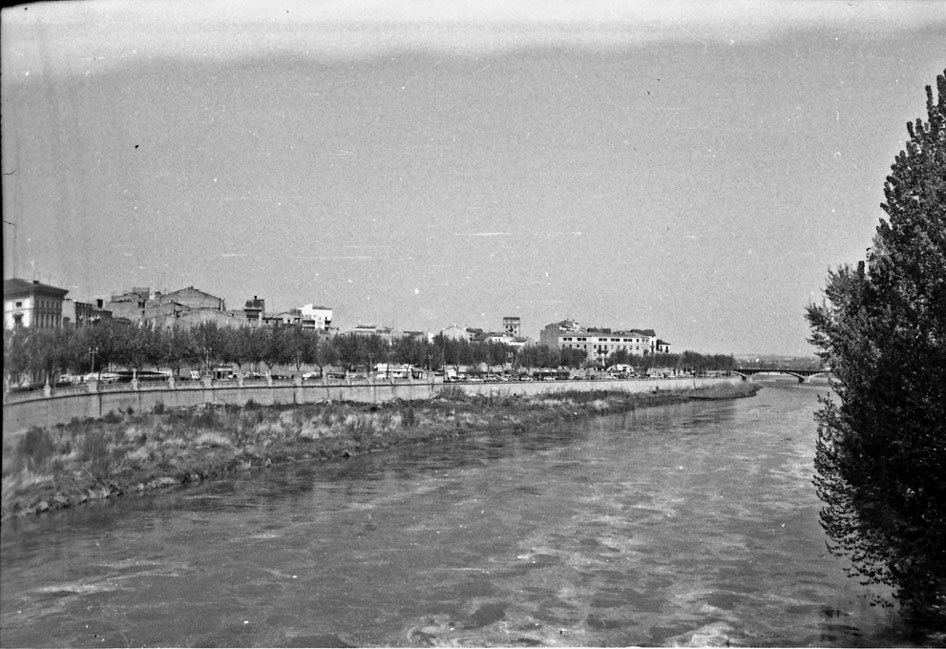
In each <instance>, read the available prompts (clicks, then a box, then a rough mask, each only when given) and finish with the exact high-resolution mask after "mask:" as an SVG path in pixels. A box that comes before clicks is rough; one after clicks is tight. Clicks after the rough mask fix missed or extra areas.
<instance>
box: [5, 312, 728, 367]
mask: <svg viewBox="0 0 946 649" xmlns="http://www.w3.org/2000/svg"><path fill="white" fill-rule="evenodd" d="M369 363H370V364H372V365H374V364H377V363H404V364H411V365H414V366H415V367H419V368H430V369H440V368H443V367H455V368H460V367H461V366H463V367H471V366H479V365H485V366H486V367H487V368H488V369H489V370H490V371H492V370H494V369H498V370H515V371H525V372H529V371H531V370H532V369H533V368H559V367H564V368H574V369H578V368H583V367H586V366H588V365H589V364H588V363H587V361H586V357H585V354H584V353H583V352H581V351H579V350H575V349H563V350H554V349H549V348H547V347H545V346H541V345H535V346H530V347H525V348H520V349H516V348H513V347H510V346H509V345H505V344H501V343H492V342H488V343H475V342H469V341H465V340H453V339H449V338H444V337H442V336H437V337H435V339H434V341H433V342H430V341H425V340H418V339H416V338H411V337H404V338H400V339H396V340H393V341H391V342H388V341H386V340H385V339H383V338H381V337H380V336H375V335H372V336H365V335H356V334H342V335H337V336H329V335H327V334H324V333H321V334H320V333H319V332H316V331H312V330H305V329H301V328H299V327H294V326H283V327H236V328H230V327H218V326H216V325H215V324H213V323H204V324H201V325H199V326H197V327H194V328H192V329H189V330H184V329H155V328H152V327H150V326H147V325H145V326H140V327H138V326H132V325H130V324H127V323H124V322H121V321H108V320H106V321H102V322H100V323H98V324H95V325H90V326H85V327H81V328H78V329H72V328H63V329H55V330H39V331H30V330H28V329H19V330H16V331H6V332H4V339H3V365H4V371H5V372H6V374H7V378H8V380H9V379H11V378H12V377H17V376H21V375H29V376H32V377H35V380H36V382H44V381H46V380H47V379H48V380H49V381H50V382H52V381H54V380H55V379H56V377H57V376H59V375H61V374H85V373H88V372H97V371H101V370H102V369H103V368H108V367H114V368H127V369H137V370H142V369H148V368H166V369H171V370H172V371H174V372H175V373H178V372H180V370H181V369H182V368H202V369H204V370H206V369H208V368H210V367H213V366H216V365H224V364H233V365H235V366H236V367H237V368H238V370H240V371H244V370H249V369H257V368H259V369H261V368H262V367H263V366H265V367H266V369H267V370H270V371H271V370H272V368H274V367H276V366H280V367H290V368H293V367H294V368H295V369H296V370H297V371H299V370H301V369H302V367H303V366H306V367H318V368H319V369H320V370H322V371H324V370H325V368H326V367H330V366H331V367H340V368H343V369H349V368H351V369H358V370H361V371H364V370H365V368H366V367H367V366H368V364H369ZM616 364H627V365H630V366H632V367H635V368H637V370H638V371H640V372H648V371H652V370H657V369H660V370H663V369H670V370H676V371H683V372H695V373H700V372H704V371H725V370H729V369H732V368H733V367H734V366H735V361H734V360H733V358H732V356H724V355H703V354H698V353H696V352H689V351H687V352H683V353H682V354H646V355H643V356H641V355H630V354H628V353H627V352H625V351H617V352H615V353H614V354H612V355H611V356H609V357H608V358H607V359H605V360H604V361H603V362H602V363H599V365H600V366H605V367H609V366H612V365H616ZM591 365H592V366H594V364H591ZM14 382H15V381H14Z"/></svg>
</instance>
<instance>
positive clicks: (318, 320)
mask: <svg viewBox="0 0 946 649" xmlns="http://www.w3.org/2000/svg"><path fill="white" fill-rule="evenodd" d="M299 312H300V314H301V315H302V322H303V325H305V324H306V323H312V328H314V329H318V330H320V331H328V330H329V329H331V328H332V309H331V308H330V307H327V306H316V305H314V304H306V305H305V306H303V307H302V308H301V309H299Z"/></svg>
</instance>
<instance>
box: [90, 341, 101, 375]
mask: <svg viewBox="0 0 946 649" xmlns="http://www.w3.org/2000/svg"><path fill="white" fill-rule="evenodd" d="M98 350H99V348H98V347H89V355H90V356H91V357H92V369H91V370H89V372H90V373H91V374H94V373H95V352H97V351H98Z"/></svg>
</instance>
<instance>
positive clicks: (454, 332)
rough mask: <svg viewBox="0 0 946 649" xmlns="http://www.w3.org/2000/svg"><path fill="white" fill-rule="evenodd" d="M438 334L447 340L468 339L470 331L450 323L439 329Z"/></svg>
mask: <svg viewBox="0 0 946 649" xmlns="http://www.w3.org/2000/svg"><path fill="white" fill-rule="evenodd" d="M440 335H441V336H443V337H444V338H447V339H449V340H467V341H468V340H470V337H471V336H470V331H469V330H468V329H464V328H463V327H460V326H458V325H450V326H449V327H445V328H443V329H441V330H440Z"/></svg>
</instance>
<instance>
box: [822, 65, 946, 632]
mask: <svg viewBox="0 0 946 649" xmlns="http://www.w3.org/2000/svg"><path fill="white" fill-rule="evenodd" d="M936 84H937V90H938V100H936V101H934V98H933V93H932V91H931V89H930V88H929V87H927V89H926V93H927V113H928V118H927V121H926V122H925V123H924V122H923V121H922V120H919V119H918V120H916V122H915V123H910V124H907V131H908V133H909V139H908V140H907V142H906V149H905V150H904V151H901V152H900V154H899V155H898V156H897V157H896V159H895V162H894V164H893V166H892V171H891V173H890V175H889V176H888V177H887V182H886V183H885V186H884V195H885V197H886V202H885V203H883V204H882V205H881V208H882V209H883V211H884V212H886V214H887V220H886V221H885V220H883V219H881V222H880V225H879V226H878V227H877V232H876V235H875V236H874V241H873V245H872V246H871V248H870V249H869V250H868V253H867V259H866V263H865V262H863V261H861V262H859V263H858V264H857V266H856V267H850V266H842V267H840V268H839V269H837V270H836V271H833V272H830V273H829V275H828V281H827V286H826V288H825V297H826V300H825V302H824V304H822V305H821V306H811V307H809V309H808V320H809V322H810V324H811V329H812V342H813V343H814V344H815V345H817V346H818V347H819V348H820V350H821V352H820V354H819V355H820V356H821V358H822V360H824V361H825V362H826V363H827V364H828V365H830V367H831V369H832V370H833V372H834V376H835V379H834V382H833V385H834V389H835V392H836V393H837V400H833V399H830V398H824V399H822V407H821V410H820V411H819V413H818V423H819V432H818V443H817V448H816V458H815V469H816V471H817V475H816V485H817V488H818V493H819V495H820V497H821V499H822V500H823V501H824V509H823V510H822V514H821V518H822V524H823V526H824V528H825V530H826V531H827V533H828V536H829V537H830V538H831V541H832V546H831V547H832V549H833V551H834V552H835V553H837V554H840V555H845V556H847V557H848V558H849V559H850V561H851V563H852V565H853V573H854V574H856V575H859V576H860V577H862V578H863V580H864V583H880V584H887V585H889V586H891V587H893V589H894V596H895V597H896V598H897V600H899V602H900V603H901V605H902V606H901V611H903V612H904V613H906V614H908V616H909V617H910V618H911V619H912V620H915V621H916V620H924V619H925V620H928V621H930V622H932V624H933V625H936V626H938V628H939V629H940V631H941V630H942V629H944V628H946V480H944V475H943V474H944V470H946V70H944V72H943V75H941V76H938V77H937V79H936ZM940 637H942V636H940Z"/></svg>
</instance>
